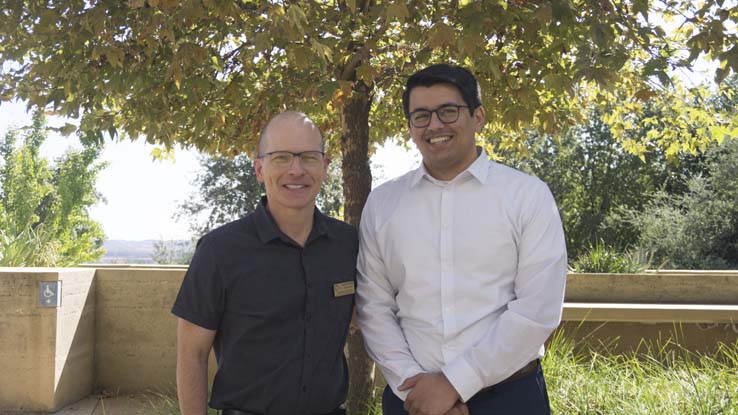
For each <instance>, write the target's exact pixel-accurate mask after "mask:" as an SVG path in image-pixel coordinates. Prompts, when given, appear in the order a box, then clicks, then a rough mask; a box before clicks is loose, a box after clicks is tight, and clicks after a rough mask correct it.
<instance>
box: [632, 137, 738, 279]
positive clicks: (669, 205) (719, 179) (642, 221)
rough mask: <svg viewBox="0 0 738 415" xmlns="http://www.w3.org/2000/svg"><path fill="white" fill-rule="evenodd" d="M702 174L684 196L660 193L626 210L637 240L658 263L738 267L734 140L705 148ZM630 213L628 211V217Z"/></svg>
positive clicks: (737, 150) (737, 163)
mask: <svg viewBox="0 0 738 415" xmlns="http://www.w3.org/2000/svg"><path fill="white" fill-rule="evenodd" d="M705 166H706V170H707V171H706V173H705V174H704V175H695V176H694V177H692V178H690V180H689V182H688V186H689V191H688V192H686V193H684V194H682V195H669V194H667V193H665V192H659V193H657V194H656V195H655V197H654V198H653V199H652V200H650V201H649V202H648V204H647V206H646V208H645V209H644V210H643V211H641V212H638V211H629V212H628V213H630V215H629V218H630V220H631V221H632V222H633V223H634V224H635V225H636V226H637V228H638V229H639V230H640V241H639V243H640V245H641V247H643V248H644V249H646V250H649V251H651V252H653V253H654V257H655V258H654V259H655V260H656V261H657V262H664V263H666V264H667V266H668V267H670V268H681V269H685V268H686V269H738V203H736V202H737V201H738V180H736V177H738V139H733V140H726V141H725V142H723V143H722V145H717V144H716V145H715V146H714V147H713V148H711V149H710V150H709V151H708V152H707V159H706V161H705ZM626 217H628V216H626Z"/></svg>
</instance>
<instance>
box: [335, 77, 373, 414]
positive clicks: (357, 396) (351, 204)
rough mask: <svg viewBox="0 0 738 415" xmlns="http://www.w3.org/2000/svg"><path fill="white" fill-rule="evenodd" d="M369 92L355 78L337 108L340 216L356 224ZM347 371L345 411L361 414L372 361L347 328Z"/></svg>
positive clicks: (369, 392) (363, 187)
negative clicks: (339, 109)
mask: <svg viewBox="0 0 738 415" xmlns="http://www.w3.org/2000/svg"><path fill="white" fill-rule="evenodd" d="M371 99H372V98H371V91H370V88H369V87H368V86H366V84H364V82H362V81H356V82H355V84H354V88H353V93H352V94H351V97H349V98H348V99H347V100H346V101H345V102H344V104H343V107H342V108H341V154H342V155H343V164H342V165H341V171H342V173H343V197H344V212H343V217H344V220H346V222H348V223H350V224H352V225H354V226H356V227H357V228H358V226H359V220H360V219H361V210H362V209H363V208H364V203H365V202H366V198H367V196H369V191H370V190H371V188H372V172H371V169H370V167H369V109H370V108H371ZM347 347H348V365H349V372H350V382H349V392H348V400H347V406H348V408H347V409H348V413H349V414H350V415H364V414H366V413H367V412H368V410H369V405H371V403H372V401H373V395H374V363H373V362H372V361H371V360H370V359H369V357H368V356H367V354H366V351H365V350H364V340H363V337H362V336H361V332H360V331H358V330H353V329H352V330H351V332H350V333H349V336H348V341H347Z"/></svg>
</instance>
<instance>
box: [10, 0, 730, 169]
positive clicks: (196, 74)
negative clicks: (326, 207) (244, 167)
mask: <svg viewBox="0 0 738 415" xmlns="http://www.w3.org/2000/svg"><path fill="white" fill-rule="evenodd" d="M736 15H737V12H736V7H735V6H732V5H731V3H730V2H723V1H718V0H712V1H706V2H703V3H700V4H699V5H697V4H695V3H693V2H692V1H689V0H674V1H669V2H656V1H653V0H643V1H637V2H634V3H633V2H611V1H601V0H576V1H567V2H561V1H537V2H530V1H512V2H510V1H484V2H469V1H464V2H458V1H455V0H442V1H434V2H413V3H412V4H407V3H406V2H400V1H387V2H371V1H367V0H356V1H318V2H314V3H311V4H310V5H309V7H308V6H307V5H302V4H299V3H295V2H283V1H266V0H261V1H233V2H231V1H202V2H200V1H181V2H180V1H171V0H156V1H154V0H146V1H141V0H136V1H127V2H124V1H120V2H101V1H98V2H74V1H62V2H56V3H49V2H46V1H42V0H28V1H23V2H6V3H4V4H3V5H2V6H0V39H2V44H3V47H2V48H0V62H2V63H15V64H14V65H9V66H5V67H6V68H7V71H6V72H5V73H3V75H2V83H0V98H2V99H11V98H13V97H15V98H20V99H24V100H28V102H29V105H31V106H34V107H41V108H53V109H54V110H55V111H57V112H58V113H59V114H61V115H65V116H71V117H77V116H81V125H80V129H79V133H80V135H81V136H82V137H83V138H84V139H85V140H88V141H101V140H102V138H103V133H108V134H109V135H111V136H116V135H118V134H127V135H128V136H129V137H133V138H135V137H138V136H139V135H146V137H147V140H149V141H151V142H157V143H161V144H164V145H165V146H166V147H171V146H172V145H173V144H174V143H181V144H184V145H185V146H195V147H197V148H198V149H200V150H203V151H205V152H208V153H218V154H224V155H229V156H233V155H236V154H239V153H241V152H242V151H244V150H245V149H248V148H252V146H249V145H248V144H249V143H250V144H253V142H254V141H255V140H256V137H257V135H258V131H259V129H260V128H261V127H262V126H263V125H264V123H265V121H266V120H267V119H268V118H269V117H270V116H271V115H273V114H274V113H276V112H278V111H280V110H282V109H284V108H285V107H287V108H294V109H300V110H303V111H306V112H307V113H308V114H310V115H311V116H313V117H315V118H316V119H317V120H318V121H319V122H320V124H321V128H322V129H323V130H324V131H325V132H326V136H328V137H332V142H333V144H334V145H337V144H338V140H335V138H337V137H338V135H339V134H338V133H339V132H340V133H341V134H346V133H348V132H349V131H350V130H351V127H350V126H347V125H345V124H344V123H343V118H342V116H346V115H347V114H345V113H344V112H345V111H348V109H347V108H348V107H347V106H346V105H347V104H348V103H349V101H350V99H351V96H352V95H354V94H355V93H356V91H358V90H359V89H360V84H363V85H366V86H367V88H368V94H367V98H368V99H372V100H373V102H371V104H372V107H371V117H370V119H369V121H368V122H369V124H368V125H371V130H370V134H371V137H372V139H374V140H376V141H383V140H384V139H385V138H386V137H387V136H390V135H395V134H397V133H398V131H401V129H402V127H403V125H404V120H403V119H402V115H401V111H399V110H398V108H399V97H400V94H399V91H400V89H401V87H402V79H403V77H404V76H407V75H408V74H410V73H412V72H414V71H416V70H417V69H418V68H420V67H423V66H425V65H427V64H429V63H434V62H439V61H451V62H457V63H460V64H463V65H465V66H468V67H470V68H471V69H472V70H473V71H474V72H475V73H476V74H477V75H478V77H479V78H480V81H481V83H482V85H481V86H482V91H483V94H484V96H483V102H484V104H485V106H486V107H487V110H488V111H487V115H488V117H489V124H488V126H489V130H488V131H489V132H490V133H495V132H499V133H500V136H501V137H503V138H504V139H506V140H507V139H509V140H512V141H511V142H510V144H511V145H516V144H515V142H514V140H515V137H517V136H515V135H507V134H502V133H503V132H509V131H512V130H516V129H517V128H519V127H523V126H529V127H535V128H538V129H540V130H542V131H545V132H553V131H555V130H557V129H561V128H564V127H566V126H567V125H568V124H569V123H570V122H571V121H574V120H576V119H578V118H580V116H581V114H582V111H583V110H584V108H586V105H584V104H585V103H586V102H589V103H591V102H598V101H600V100H601V99H603V96H602V95H599V94H592V91H591V89H592V87H594V86H596V85H600V86H603V87H604V90H605V91H613V90H619V91H620V92H621V93H622V94H624V95H625V96H628V97H631V98H633V99H634V100H635V101H634V102H637V101H639V100H640V101H644V100H646V101H647V100H649V99H654V98H655V97H658V96H661V95H663V94H660V92H663V91H662V90H661V88H666V89H668V87H669V85H670V80H669V75H668V73H667V72H668V70H669V69H671V68H674V67H677V68H679V67H685V66H689V65H690V64H691V63H692V62H694V60H695V59H696V58H697V57H698V56H699V55H700V54H706V55H707V56H708V57H710V58H714V59H717V60H719V61H720V69H719V71H718V76H717V79H716V80H718V81H721V80H722V79H723V78H724V77H725V76H726V75H728V74H729V73H730V72H731V71H735V70H736V69H738V48H737V47H736V46H735V45H736V44H737V43H738V39H736V34H735V31H734V30H732V29H731V28H733V27H735V23H736V20H738V18H737V17H736ZM656 17H658V18H656ZM677 18H678V19H681V20H683V21H684V23H683V24H682V25H681V26H679V28H678V30H676V31H674V33H673V34H672V35H669V36H667V35H666V33H665V31H664V29H663V28H662V27H661V26H660V25H658V24H656V23H654V22H657V21H662V22H664V23H662V25H665V24H666V23H667V22H669V21H671V20H672V19H677ZM681 51H687V52H688V53H689V55H688V56H683V54H680V53H677V52H681ZM675 103H677V104H678V102H675ZM631 109H633V110H637V108H631ZM624 118H626V115H625V114H624V115H622V116H619V117H615V118H614V119H613V121H612V122H613V125H615V124H618V120H617V119H624ZM368 125H367V126H362V127H368ZM73 130H74V126H72V125H67V126H64V127H62V128H61V129H60V131H62V132H63V133H67V134H68V133H71V132H73ZM673 131H676V130H673ZM616 135H617V136H618V137H620V135H618V134H616ZM518 138H519V137H518ZM677 138H679V137H677ZM700 139H709V134H707V133H705V134H702V135H701V136H700ZM664 143H665V144H666V145H670V143H667V142H664ZM334 148H335V147H334ZM686 148H691V145H689V144H688V145H687V147H686ZM633 150H634V151H638V148H637V147H634V149H633Z"/></svg>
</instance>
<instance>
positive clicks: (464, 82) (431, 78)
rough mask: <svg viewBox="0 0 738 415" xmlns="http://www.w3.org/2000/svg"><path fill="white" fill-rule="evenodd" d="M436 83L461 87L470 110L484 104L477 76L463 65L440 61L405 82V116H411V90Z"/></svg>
mask: <svg viewBox="0 0 738 415" xmlns="http://www.w3.org/2000/svg"><path fill="white" fill-rule="evenodd" d="M436 84H451V85H453V86H455V87H456V88H458V89H459V92H461V98H463V99H464V102H465V103H466V105H468V106H469V112H471V113H473V112H474V110H476V109H477V108H479V107H480V106H481V105H482V90H481V89H480V88H479V83H478V82H477V78H475V77H474V75H473V74H472V73H471V72H469V70H468V69H466V68H462V67H461V66H454V65H448V64H445V63H440V64H437V65H431V66H429V67H427V68H425V69H421V70H420V71H418V72H415V73H414V74H412V75H410V77H409V78H408V79H407V82H406V83H405V92H403V93H402V108H403V109H404V110H405V118H408V117H410V91H412V89H413V88H415V87H416V86H433V85H436Z"/></svg>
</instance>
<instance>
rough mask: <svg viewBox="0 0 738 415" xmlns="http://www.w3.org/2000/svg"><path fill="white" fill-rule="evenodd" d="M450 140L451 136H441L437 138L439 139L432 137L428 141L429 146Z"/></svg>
mask: <svg viewBox="0 0 738 415" xmlns="http://www.w3.org/2000/svg"><path fill="white" fill-rule="evenodd" d="M450 139H451V136H450V135H442V136H439V137H433V138H431V139H430V140H428V141H429V142H430V143H431V144H435V143H441V142H444V141H448V140H450Z"/></svg>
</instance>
